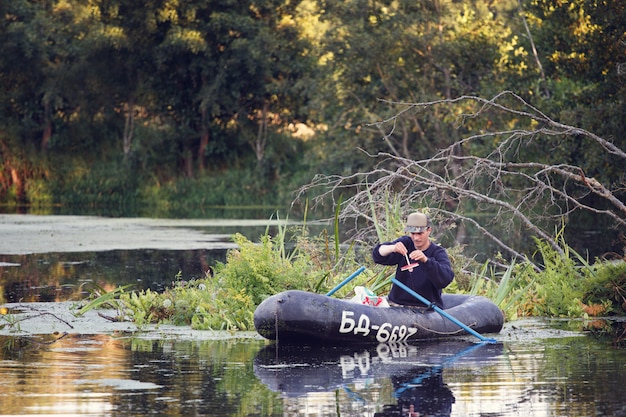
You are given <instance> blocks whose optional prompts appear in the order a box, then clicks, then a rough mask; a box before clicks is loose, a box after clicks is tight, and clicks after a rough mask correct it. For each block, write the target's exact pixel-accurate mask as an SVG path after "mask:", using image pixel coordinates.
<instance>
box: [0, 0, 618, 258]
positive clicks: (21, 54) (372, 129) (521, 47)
mask: <svg viewBox="0 0 626 417" xmlns="http://www.w3.org/2000/svg"><path fill="white" fill-rule="evenodd" d="M622 3H623V2H610V1H591V0H574V1H569V2H563V1H556V0H506V1H499V2H493V1H486V0H473V1H468V2H459V1H456V0H426V1H419V2H415V1H405V0H397V1H388V0H383V1H371V0H344V1H337V0H301V1H295V2H294V1H284V0H271V1H263V2H260V1H255V0H246V1H234V0H227V1H215V0H209V1H205V0H203V1H200V0H185V1H178V0H149V1H144V2H134V1H131V0H88V1H84V0H46V1H34V0H13V1H9V2H2V3H1V4H0V16H1V17H0V48H1V50H2V54H0V87H1V90H0V121H1V123H0V126H1V127H0V141H1V143H0V154H1V155H2V158H1V161H2V162H1V165H0V201H2V202H12V203H33V202H41V203H42V204H44V203H45V204H50V203H52V204H59V203H66V202H70V201H75V202H78V201H80V204H81V205H85V204H87V205H89V204H94V203H93V202H94V201H96V200H97V199H103V198H107V196H111V200H112V201H126V198H125V197H126V196H134V197H133V198H135V199H139V198H141V197H140V196H147V195H156V194H158V193H154V192H153V190H155V189H159V188H164V189H166V190H165V192H164V193H163V195H170V194H171V193H170V192H168V191H167V189H168V188H167V187H171V188H170V189H175V188H176V182H177V181H180V180H181V178H184V181H191V184H192V185H191V186H189V189H192V190H194V189H195V192H196V193H197V194H198V196H196V198H193V199H191V200H193V201H204V200H202V199H201V198H199V196H201V195H203V194H208V193H210V192H211V190H212V189H215V190H218V189H219V190H220V191H219V192H222V191H221V190H224V189H228V188H229V187H228V186H223V184H221V185H219V186H215V184H219V183H220V181H221V182H222V183H224V184H228V183H229V178H233V177H234V176H236V174H237V173H239V172H242V173H243V174H242V175H240V176H241V177H242V178H251V180H249V181H251V182H254V183H255V184H250V186H249V187H244V188H246V189H248V190H251V191H250V192H249V193H245V194H243V195H244V196H246V197H248V198H249V202H254V201H260V200H263V201H266V198H269V197H268V196H280V198H283V199H284V198H285V197H284V196H285V195H286V194H287V192H285V191H283V192H280V193H278V192H276V191H275V190H276V189H277V188H281V189H286V188H289V189H290V190H291V189H295V188H298V187H299V186H301V185H302V184H303V183H306V182H307V181H308V180H309V179H310V178H311V177H312V176H313V175H314V174H317V173H320V172H325V173H334V174H337V175H340V176H342V177H343V178H344V179H345V180H349V181H350V182H351V183H352V184H359V183H360V181H362V179H363V176H359V175H355V174H356V173H359V172H362V173H367V172H372V173H374V175H373V176H370V177H368V181H371V182H376V181H378V180H380V179H381V178H382V177H383V176H384V175H387V174H388V173H393V172H401V171H402V170H404V169H406V168H407V167H412V168H415V167H419V169H417V172H418V173H419V172H421V170H423V169H428V170H429V172H430V174H431V175H432V177H430V180H433V178H437V177H439V178H440V179H439V180H438V184H445V185H446V187H448V188H444V189H440V190H439V191H438V193H439V197H437V198H436V199H435V200H434V201H435V202H436V203H437V204H434V203H433V202H432V201H428V204H429V205H435V206H436V207H437V208H438V209H439V210H443V211H445V212H447V213H472V212H473V213H485V216H487V217H488V218H491V219H501V220H502V225H510V226H513V229H512V230H517V231H520V230H524V228H527V229H526V231H527V230H530V231H531V232H533V233H536V234H537V235H538V236H540V237H542V238H546V237H551V236H552V235H553V233H552V231H551V230H552V227H553V224H554V222H555V220H563V219H564V218H566V219H569V221H572V222H574V221H575V222H576V223H579V224H581V225H584V226H585V227H586V228H590V227H592V225H593V224H594V223H593V222H594V220H595V219H596V218H597V217H598V216H597V214H602V215H606V217H607V218H608V220H607V224H608V223H610V222H614V223H615V224H617V225H622V226H623V223H622V221H623V213H622V212H621V211H620V209H619V203H623V201H624V196H623V184H624V170H623V162H624V161H623V156H622V154H621V152H622V151H623V149H624V140H625V138H624V136H623V132H624V131H625V130H626V129H625V127H626V126H625V125H624V123H625V122H624V121H625V120H626V117H625V114H624V113H625V112H626V106H624V102H623V97H624V86H625V83H624V80H625V77H626V71H625V70H624V68H625V67H626V56H625V52H626V34H625V32H624V21H623V19H624V16H625V15H626V13H625V10H624V7H625V6H624V4H622ZM503 92H504V93H503ZM399 112H400V113H401V114H399ZM612 148H614V149H615V150H617V151H613V150H611V149H612ZM371 155H383V158H382V159H380V158H372V157H371ZM487 162H488V164H487ZM483 164H485V165H483ZM498 164H500V165H498ZM507 164H513V165H507ZM481 170H484V173H483V174H484V175H477V174H478V173H479V172H480V171H481ZM411 175H415V172H412V173H411ZM107 176H111V177H117V180H115V179H109V178H107ZM120 178H122V179H120ZM123 178H131V179H132V180H129V181H126V180H125V179H123ZM206 178H210V179H211V180H210V181H208V180H206ZM590 178H592V179H594V180H595V181H597V184H600V185H601V187H596V183H593V184H592V183H585V181H587V180H588V179H590ZM420 180H421V181H423V180H422V179H421V178H420ZM194 181H195V182H194ZM554 181H556V182H554ZM392 183H393V184H394V186H393V187H391V186H390V187H388V190H387V192H390V191H392V192H395V191H396V190H397V189H398V188H399V189H400V190H402V189H403V186H402V185H400V186H398V184H397V183H394V181H390V182H389V185H391V184H392ZM77 184H78V185H79V186H78V187H76V186H75V185H77ZM107 184H112V186H111V187H110V189H107V187H108V185H107ZM172 184H173V185H172ZM209 184H211V185H209ZM410 184H415V182H414V181H413V182H412V183H410ZM425 184H428V181H425V182H422V183H421V184H420V185H419V186H417V187H416V188H415V189H416V190H418V191H419V194H420V195H423V192H424V190H425V189H426V188H425V187H424V185H425ZM164 185H165V187H164ZM203 187H204V188H203ZM412 187H413V186H411V187H407V188H406V190H407V191H408V190H412V189H413V188H412ZM534 187H535V188H534ZM546 187H547V188H546ZM241 188H242V187H239V186H238V187H231V189H232V191H231V192H232V193H239V194H240V195H241V193H240V191H239V190H240V189H241ZM435 188H436V187H435ZM84 190H88V192H87V193H85V192H83V191H84ZM309 190H310V188H309ZM344 191H346V192H348V190H347V189H344ZM353 191H354V190H351V191H349V192H353ZM557 191H558V192H557ZM215 192H217V191H215ZM472 192H475V193H477V194H476V195H484V196H489V197H491V198H498V200H499V201H501V202H502V203H505V202H506V204H508V205H509V206H506V205H505V206H498V205H495V206H494V205H491V204H488V205H487V206H486V205H485V204H486V202H485V201H484V200H481V199H478V198H467V197H470V196H471V195H472V194H471V193H472ZM490 192H495V193H496V194H495V195H494V194H490ZM78 194H81V196H80V197H81V198H74V197H71V196H72V195H75V196H76V195H78ZM118 194H124V195H125V196H122V197H121V196H119V195H118ZM88 195H89V196H93V197H89V198H87V196H88ZM381 195H382V194H381ZM434 195H435V194H434V193H431V194H429V197H430V198H434ZM524 196H525V197H527V198H526V199H525V198H524ZM276 198H278V197H276ZM85 199H88V200H90V201H91V203H89V201H85ZM207 200H210V201H217V200H218V199H217V198H208V199H207ZM222 200H224V201H233V199H228V198H222ZM351 201H352V200H351ZM407 201H410V200H407ZM280 202H281V203H282V202H284V201H280ZM277 203H278V202H277ZM580 209H584V210H580ZM590 209H591V210H590ZM585 211H586V212H588V213H591V214H590V215H589V216H578V217H574V216H573V214H576V215H578V214H577V213H579V212H580V213H582V212H585ZM465 217H467V218H468V219H473V220H474V221H476V219H475V217H472V216H465ZM524 219H534V220H531V222H530V224H531V225H529V224H528V223H527V222H526V221H525V220H524ZM572 219H575V220H572ZM492 223H493V221H492ZM470 224H474V223H472V221H468V223H463V224H459V225H458V229H457V240H458V241H460V242H461V241H463V234H464V233H465V231H464V230H463V228H464V227H467V225H470ZM479 225H482V226H485V224H483V223H480V222H479V223H478V224H476V226H477V227H478V226H479ZM509 230H511V229H509ZM540 232H541V233H540ZM518 234H519V233H518ZM544 235H545V236H544ZM505 246H508V247H509V249H513V247H512V246H511V245H506V244H505ZM519 249H520V250H521V248H519ZM515 251H517V250H514V252H515Z"/></svg>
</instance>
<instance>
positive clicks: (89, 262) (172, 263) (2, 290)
mask: <svg viewBox="0 0 626 417" xmlns="http://www.w3.org/2000/svg"><path fill="white" fill-rule="evenodd" d="M226 252H227V249H222V250H218V249H211V250H167V251H166V250H115V251H103V252H80V253H46V254H31V255H0V303H15V302H19V301H22V302H52V301H54V302H59V301H66V300H81V299H84V298H85V297H86V296H88V295H89V291H91V290H93V288H95V286H99V287H101V288H104V289H105V290H107V291H110V290H112V289H114V288H115V287H118V286H122V285H126V284H134V288H135V289H138V290H142V289H147V288H150V289H151V290H157V291H162V290H163V289H164V288H165V287H167V286H169V285H171V283H172V281H173V280H175V277H176V275H177V274H178V273H180V274H181V276H182V277H184V278H185V279H193V278H200V277H203V276H204V274H205V273H206V271H209V270H210V269H211V268H212V267H213V266H214V265H215V262H218V261H219V262H225V261H226Z"/></svg>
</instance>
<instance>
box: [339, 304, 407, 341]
mask: <svg viewBox="0 0 626 417" xmlns="http://www.w3.org/2000/svg"><path fill="white" fill-rule="evenodd" d="M372 332H376V340H378V341H379V342H380V343H385V342H404V341H406V340H408V339H409V338H410V337H411V336H413V335H414V334H415V333H417V329H416V328H415V327H407V326H405V325H404V324H402V325H400V326H394V325H393V324H391V323H383V324H380V325H378V324H372V323H371V320H370V318H369V317H368V316H367V314H361V315H360V316H359V318H358V319H357V318H356V317H355V314H354V311H350V310H343V311H342V313H341V325H340V326H339V333H353V334H355V335H359V334H360V335H362V336H363V337H366V336H369V334H370V333H372Z"/></svg>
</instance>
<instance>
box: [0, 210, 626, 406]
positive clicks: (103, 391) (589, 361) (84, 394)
mask: <svg viewBox="0 0 626 417" xmlns="http://www.w3.org/2000/svg"><path fill="white" fill-rule="evenodd" d="M58 220H61V219H57V223H59V221H58ZM11 222H13V223H15V219H14V218H12V219H11ZM83 225H84V224H83ZM124 227H125V228H126V226H124ZM168 227H171V226H168ZM194 227H195V228H194V229H193V230H195V231H196V232H197V231H198V230H199V229H198V226H197V225H196V226H194ZM203 227H204V226H203ZM0 229H2V226H1V222H0ZM27 229H28V227H25V228H24V231H26V230H27ZM162 229H163V227H160V228H157V230H160V231H162ZM8 230H9V227H8V226H7V227H6V228H5V234H4V235H3V236H8V233H9V232H8ZM38 230H41V229H38ZM129 230H134V229H132V227H131V228H130V229H129ZM150 230H152V229H150ZM177 230H178V231H181V232H183V233H184V236H187V237H188V238H189V240H196V241H198V242H201V241H202V240H206V241H207V242H209V241H210V242H212V243H211V244H210V247H204V248H203V247H201V245H200V247H194V248H192V249H189V248H186V249H180V248H173V249H167V248H163V247H152V248H127V249H112V248H111V247H107V250H97V247H94V246H89V247H88V249H89V251H80V250H76V246H71V245H69V246H62V245H60V244H59V245H57V247H56V248H55V249H57V251H55V250H51V251H50V252H45V251H39V252H38V253H14V252H11V251H10V250H9V249H3V248H6V247H8V246H7V244H6V243H2V242H0V273H1V275H0V287H1V288H0V290H2V300H3V301H2V303H7V302H16V301H20V300H21V301H22V302H25V303H26V302H29V303H30V302H34V301H44V302H51V301H64V300H71V299H80V298H81V297H82V296H84V291H85V288H86V286H87V284H88V283H93V282H96V283H97V284H98V285H100V286H108V287H114V286H116V285H122V284H125V283H135V284H137V285H138V286H147V287H154V288H156V289H158V288H159V287H163V286H166V285H168V282H169V281H171V280H172V279H173V277H174V275H176V274H177V273H178V272H179V271H182V273H183V274H184V275H185V276H193V275H194V274H195V275H197V276H200V275H202V274H204V272H205V271H206V268H208V267H210V265H211V264H212V263H213V262H215V261H217V260H223V258H224V256H225V253H226V250H227V248H226V247H220V245H215V241H220V239H216V240H214V239H209V238H207V239H203V238H198V236H197V235H196V234H194V231H193V230H190V229H182V228H181V229H177ZM225 232H226V233H228V231H224V230H220V231H219V232H215V234H216V235H217V234H223V233H225ZM24 233H26V232H24ZM31 233H32V232H31ZM54 233H57V234H58V233H63V232H62V230H61V231H60V230H56V229H55V231H54ZM94 233H95V234H96V235H97V233H96V232H94V229H93V228H89V227H86V229H85V230H84V234H85V236H91V237H92V238H93V236H94ZM132 233H136V231H135V232H132ZM142 233H144V235H145V236H146V238H147V240H151V238H153V237H154V236H152V235H151V234H150V233H151V232H150V233H148V232H146V231H143V232H142ZM202 233H204V234H206V235H207V236H210V235H211V233H213V230H212V229H211V228H210V227H206V228H204V229H202ZM48 234H49V233H48ZM0 235H2V230H0ZM105 235H106V233H104V234H103V235H102V236H105ZM81 236H82V234H81ZM120 236H124V234H123V233H120ZM149 237H151V238H149ZM30 238H31V239H32V238H33V236H32V235H31V236H30ZM0 239H1V238H0ZM16 239H17V238H16ZM40 240H41V237H40ZM152 240H154V241H161V242H162V239H161V238H159V239H152ZM59 241H64V242H66V241H65V240H64V239H60V240H59ZM128 241H129V240H128V239H126V242H128ZM16 242H17V240H16ZM81 242H82V243H81ZM85 242H87V241H86V240H81V239H77V238H75V240H74V244H75V245H83V246H88V244H87V243H85ZM65 244H67V242H66V243H65ZM224 244H225V245H227V242H226V241H224ZM16 246H17V245H14V247H16ZM139 246H143V245H139ZM154 246H157V245H154ZM2 252H5V253H4V254H3V253H2ZM7 252H8V253H7ZM3 313H8V314H4V316H0V327H2V329H4V332H0V346H1V347H2V348H1V349H0V374H1V375H2V378H1V379H0V404H1V407H0V414H1V415H75V416H78V415H93V416H116V415H135V416H143V415H185V416H187V415H207V416H337V417H339V416H401V415H402V416H409V417H411V416H413V417H414V416H426V415H430V416H502V417H509V416H546V417H547V416H626V395H625V394H626V349H624V347H623V344H622V343H619V341H615V340H613V339H611V338H601V337H599V335H598V334H597V333H590V332H586V331H582V328H583V324H584V323H583V322H579V321H562V320H543V319H532V320H520V321H516V322H512V323H507V324H506V325H505V329H504V330H503V331H502V332H501V333H500V334H498V335H493V336H494V337H495V338H496V339H497V340H498V343H497V344H481V343H477V341H476V340H474V339H472V338H459V339H455V340H447V341H445V342H439V343H415V344H381V345H373V346H362V347H349V346H341V347H327V348H322V347H310V346H298V347H290V346H286V345H274V344H271V343H269V342H267V341H265V340H263V339H261V338H260V337H259V336H258V335H256V334H255V333H240V334H225V333H216V332H195V333H193V335H186V334H185V333H184V332H178V333H168V332H167V331H166V329H165V328H164V329H162V331H156V332H146V333H142V332H132V331H102V332H98V330H97V329H96V330H95V331H93V332H89V334H68V335H65V334H64V333H63V332H49V333H48V334H29V333H27V332H23V331H20V329H19V326H12V328H11V331H6V329H8V328H9V326H8V323H9V322H10V320H11V314H10V313H11V312H10V311H4V312H3ZM3 319H4V323H3V321H2V320H3ZM618 324H619V323H618ZM619 325H620V326H623V323H622V324H619ZM2 329H0V330H2ZM410 413H413V414H410Z"/></svg>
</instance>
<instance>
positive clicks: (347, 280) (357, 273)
mask: <svg viewBox="0 0 626 417" xmlns="http://www.w3.org/2000/svg"><path fill="white" fill-rule="evenodd" d="M363 271H365V267H364V266H362V267H360V268H359V269H357V270H356V271H354V272H353V273H352V275H350V276H349V277H348V278H346V279H344V280H343V281H341V283H340V284H339V285H337V286H336V287H335V288H333V289H332V290H330V292H329V293H328V294H326V295H327V296H331V295H333V294H334V293H336V292H337V291H338V290H339V289H340V288H341V287H343V286H344V285H346V284H347V283H348V282H350V281H352V280H353V279H354V278H356V276H357V275H359V274H360V273H361V272H363Z"/></svg>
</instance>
